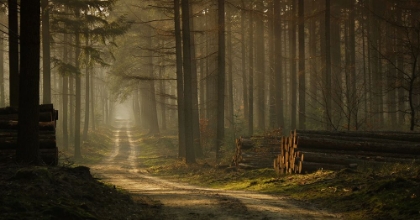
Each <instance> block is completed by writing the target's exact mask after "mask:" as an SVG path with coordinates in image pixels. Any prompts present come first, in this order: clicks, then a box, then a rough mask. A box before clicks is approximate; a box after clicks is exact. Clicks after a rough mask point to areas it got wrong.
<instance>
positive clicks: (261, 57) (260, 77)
mask: <svg viewBox="0 0 420 220" xmlns="http://www.w3.org/2000/svg"><path fill="white" fill-rule="evenodd" d="M256 4H257V5H256V7H257V8H256V9H257V13H256V17H257V19H256V22H255V25H256V36H255V37H256V39H255V40H256V43H255V55H256V57H255V60H256V71H255V73H256V75H257V97H258V98H257V103H256V104H257V105H256V115H257V121H258V126H257V127H258V129H259V130H261V131H264V130H265V89H266V88H265V40H264V39H265V37H264V29H265V28H264V27H265V25H264V10H265V8H264V3H263V1H258V3H256Z"/></svg>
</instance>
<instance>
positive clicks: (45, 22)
mask: <svg viewBox="0 0 420 220" xmlns="http://www.w3.org/2000/svg"><path fill="white" fill-rule="evenodd" d="M41 3H42V73H43V74H42V76H43V78H42V79H43V80H42V85H43V88H42V91H43V96H42V98H43V99H42V102H43V103H44V104H48V103H51V65H50V62H51V58H50V9H49V6H48V0H42V1H41Z"/></svg>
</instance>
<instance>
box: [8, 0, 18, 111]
mask: <svg viewBox="0 0 420 220" xmlns="http://www.w3.org/2000/svg"><path fill="white" fill-rule="evenodd" d="M7 4H8V6H9V8H8V12H9V96H10V97H9V100H10V106H12V107H18V106H19V32H18V2H17V0H8V1H7Z"/></svg>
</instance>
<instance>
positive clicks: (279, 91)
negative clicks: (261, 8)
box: [274, 0, 284, 128]
mask: <svg viewBox="0 0 420 220" xmlns="http://www.w3.org/2000/svg"><path fill="white" fill-rule="evenodd" d="M280 3H281V2H280V0H274V33H275V39H274V41H275V42H274V44H275V46H274V47H275V67H274V68H275V84H276V86H275V88H276V98H275V99H276V104H275V105H276V116H277V117H276V118H277V119H276V126H277V127H278V128H284V108H283V105H284V102H283V89H284V83H283V66H282V64H283V59H282V21H281V8H280V7H281V5H280Z"/></svg>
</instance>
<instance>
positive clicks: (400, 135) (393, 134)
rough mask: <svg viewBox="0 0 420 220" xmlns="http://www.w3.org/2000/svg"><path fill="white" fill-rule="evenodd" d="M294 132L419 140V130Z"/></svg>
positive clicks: (299, 133)
mask: <svg viewBox="0 0 420 220" xmlns="http://www.w3.org/2000/svg"><path fill="white" fill-rule="evenodd" d="M296 133H297V135H298V136H301V135H303V136H310V135H315V136H316V137H322V136H333V137H355V138H374V139H382V140H395V141H410V142H420V132H399V131H314V130H297V131H296Z"/></svg>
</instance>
